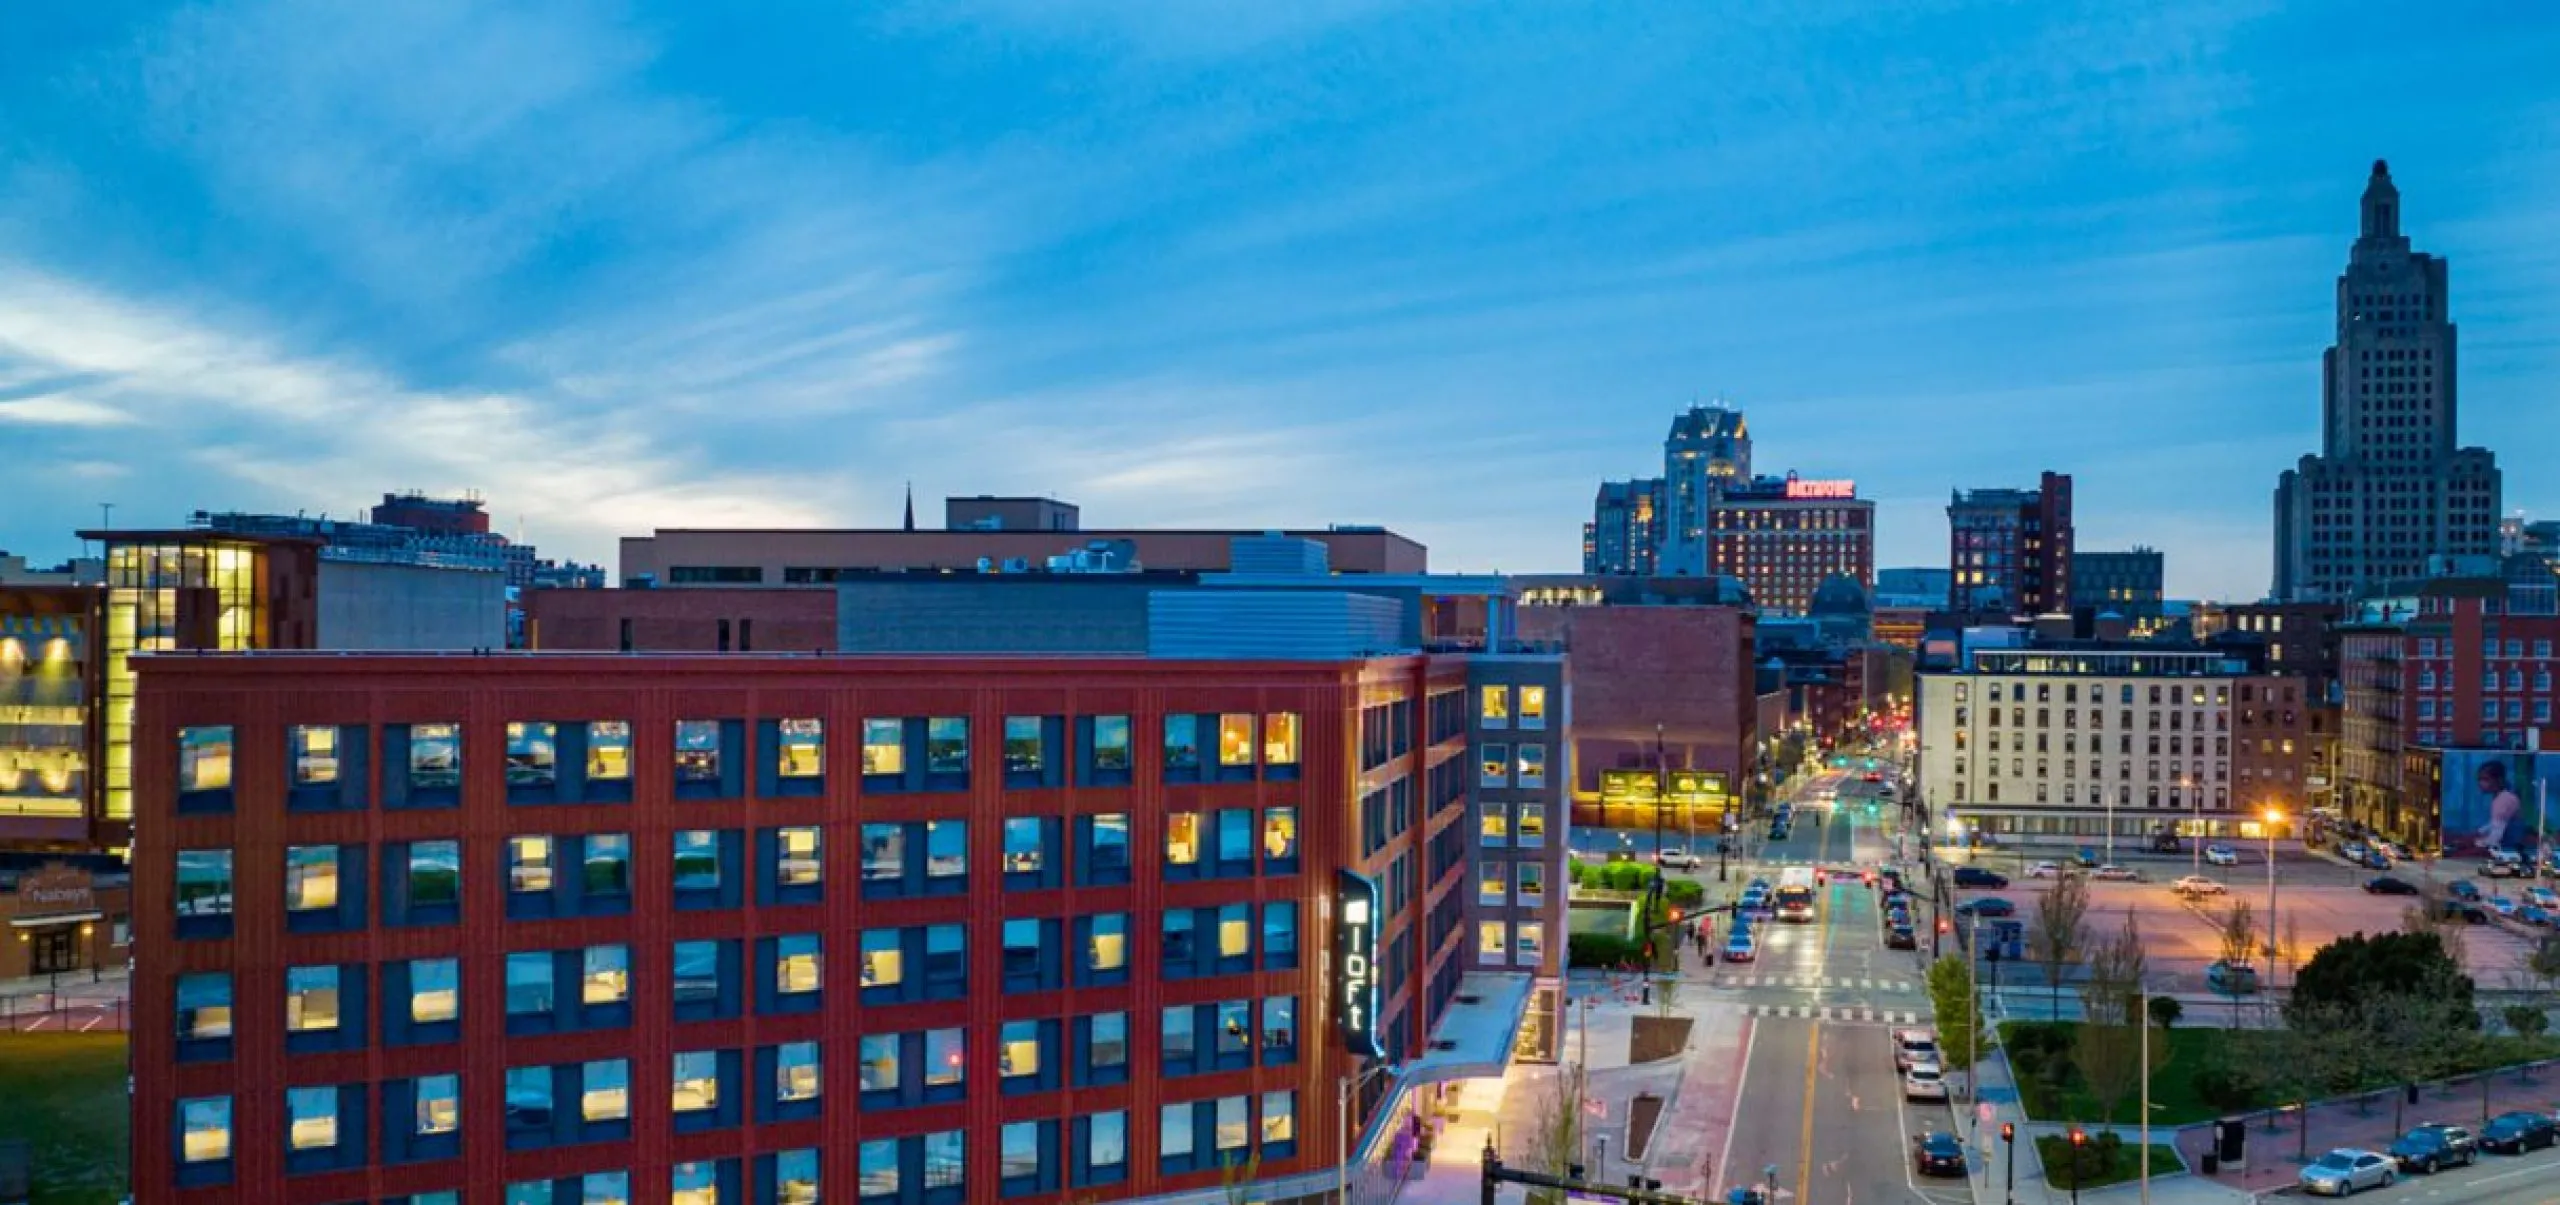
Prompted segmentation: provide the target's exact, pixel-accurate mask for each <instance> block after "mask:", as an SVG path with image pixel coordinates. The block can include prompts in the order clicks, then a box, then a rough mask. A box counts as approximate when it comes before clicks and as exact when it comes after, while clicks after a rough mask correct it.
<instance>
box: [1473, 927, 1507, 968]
mask: <svg viewBox="0 0 2560 1205" xmlns="http://www.w3.org/2000/svg"><path fill="white" fill-rule="evenodd" d="M1510 948H1511V929H1510V926H1508V925H1505V924H1503V923H1502V922H1501V921H1498V920H1488V921H1477V922H1476V961H1478V962H1504V961H1508V959H1507V957H1506V955H1507V954H1508V953H1509V951H1510Z"/></svg>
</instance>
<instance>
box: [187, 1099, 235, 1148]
mask: <svg viewBox="0 0 2560 1205" xmlns="http://www.w3.org/2000/svg"><path fill="white" fill-rule="evenodd" d="M178 1131H179V1136H178V1158H179V1160H180V1161H182V1162H186V1163H220V1162H222V1161H223V1160H225V1159H229V1158H230V1157H231V1098H230V1097H228V1096H198V1097H193V1098H190V1099H187V1100H182V1101H179V1102H178Z"/></svg>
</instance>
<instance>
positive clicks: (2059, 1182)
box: [2036, 1133, 2187, 1189]
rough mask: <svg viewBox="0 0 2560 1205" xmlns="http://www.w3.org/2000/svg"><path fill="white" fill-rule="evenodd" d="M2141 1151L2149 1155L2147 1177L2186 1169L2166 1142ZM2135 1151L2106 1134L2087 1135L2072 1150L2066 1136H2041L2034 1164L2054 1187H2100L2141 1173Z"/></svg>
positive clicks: (2037, 1144) (2174, 1149)
mask: <svg viewBox="0 0 2560 1205" xmlns="http://www.w3.org/2000/svg"><path fill="white" fill-rule="evenodd" d="M2141 1149H2143V1150H2147V1151H2149V1152H2150V1155H2151V1174H2152V1176H2153V1177H2155V1178H2156V1177H2160V1176H2174V1175H2176V1174H2178V1173H2179V1172H2182V1171H2185V1170H2187V1165H2186V1164H2185V1163H2183V1162H2181V1161H2180V1160H2179V1158H2178V1152H2177V1150H2176V1148H2173V1147H2171V1146H2169V1145H2168V1144H2166V1143H2160V1142H2155V1143H2152V1144H2151V1145H2150V1146H2148V1147H2144V1148H2141ZM2135 1152H2136V1148H2135V1146H2134V1144H2132V1143H2129V1142H2126V1141H2124V1140H2123V1139H2121V1138H2118V1137H2116V1136H2115V1135H2113V1134H2109V1133H2097V1134H2089V1135H2087V1136H2086V1137H2085V1139H2084V1140H2083V1141H2082V1142H2081V1143H2079V1144H2078V1145H2077V1147H2076V1148H2075V1146H2074V1145H2073V1143H2072V1141H2071V1136H2070V1135H2068V1134H2042V1135H2038V1136H2037V1138H2036V1161H2037V1162H2039V1163H2041V1164H2043V1165H2044V1180H2045V1183H2047V1184H2050V1185H2052V1186H2054V1187H2055V1188H2066V1189H2067V1188H2073V1187H2078V1188H2104V1187H2106V1186H2107V1185H2110V1184H2122V1183H2124V1182H2125V1181H2127V1180H2131V1179H2133V1178H2134V1177H2136V1176H2138V1175H2140V1174H2142V1163H2141V1160H2140V1158H2139V1157H2138V1156H2137V1155H2136V1153H2135ZM2075 1156H2076V1159H2075ZM2075 1168H2076V1170H2077V1172H2078V1175H2079V1180H2078V1182H2077V1184H2076V1185H2075V1184H2074V1182H2073V1179H2072V1176H2073V1172H2074V1170H2075Z"/></svg>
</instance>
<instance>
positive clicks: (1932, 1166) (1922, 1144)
mask: <svg viewBox="0 0 2560 1205" xmlns="http://www.w3.org/2000/svg"><path fill="white" fill-rule="evenodd" d="M1911 1165H1912V1167H1913V1168H1914V1169H1915V1170H1917V1171H1918V1172H1919V1173H1920V1174H1921V1175H1924V1176H1961V1175H1963V1174H1965V1170H1964V1144H1963V1143H1961V1142H1958V1141H1956V1136H1955V1135H1953V1134H1949V1133H1946V1132H1945V1131H1938V1132H1936V1133H1930V1134H1915V1135H1913V1136H1912V1138H1911Z"/></svg>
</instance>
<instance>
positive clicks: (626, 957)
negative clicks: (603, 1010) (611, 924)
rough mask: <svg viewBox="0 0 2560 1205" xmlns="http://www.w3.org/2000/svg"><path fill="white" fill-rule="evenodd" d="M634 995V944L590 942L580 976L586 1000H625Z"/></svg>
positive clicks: (581, 996) (582, 997)
mask: <svg viewBox="0 0 2560 1205" xmlns="http://www.w3.org/2000/svg"><path fill="white" fill-rule="evenodd" d="M630 999H631V947H629V946H625V945H609V946H588V947H587V948H586V951H585V954H584V957H583V969H582V970H581V971H580V973H579V977H578V1001H579V1003H582V1004H622V1003H626V1002H628V1001H629V1000H630Z"/></svg>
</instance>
